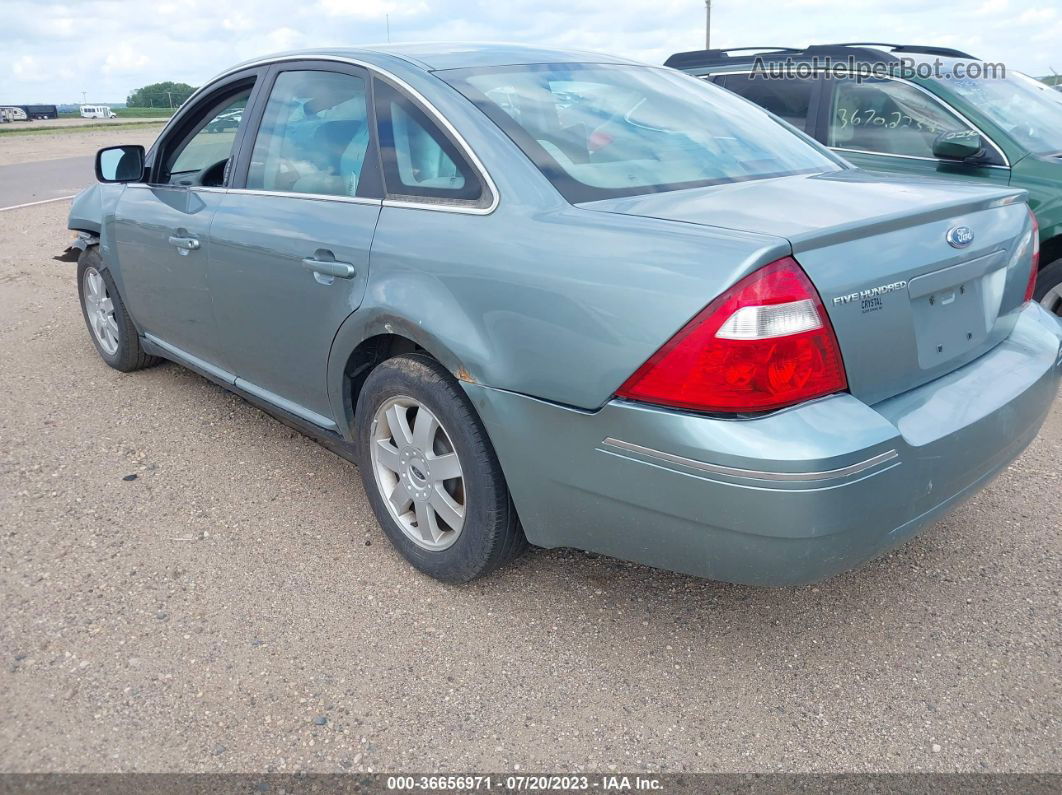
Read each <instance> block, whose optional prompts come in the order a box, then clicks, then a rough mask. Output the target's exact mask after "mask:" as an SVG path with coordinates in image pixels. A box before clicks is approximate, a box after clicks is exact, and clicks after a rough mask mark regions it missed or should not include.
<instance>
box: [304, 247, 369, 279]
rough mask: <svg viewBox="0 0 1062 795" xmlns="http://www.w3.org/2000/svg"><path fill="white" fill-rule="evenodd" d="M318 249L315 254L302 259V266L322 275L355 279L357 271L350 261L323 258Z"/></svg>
mask: <svg viewBox="0 0 1062 795" xmlns="http://www.w3.org/2000/svg"><path fill="white" fill-rule="evenodd" d="M322 253H323V252H321V251H318V252H317V253H316V254H315V255H314V256H312V257H307V258H306V259H304V260H303V261H302V267H304V268H306V270H308V271H313V272H314V273H319V274H321V275H322V276H338V277H339V278H340V279H353V278H354V275H355V274H356V273H357V271H356V270H355V269H354V266H353V265H351V264H350V263H349V262H337V261H336V260H334V259H323V258H321V254H322Z"/></svg>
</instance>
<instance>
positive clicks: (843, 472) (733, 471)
mask: <svg viewBox="0 0 1062 795" xmlns="http://www.w3.org/2000/svg"><path fill="white" fill-rule="evenodd" d="M602 444H604V445H605V446H606V447H612V448H615V449H617V450H624V451H626V452H629V453H637V454H638V455H642V456H645V457H646V458H655V459H657V460H658V461H666V462H667V463H669V464H678V465H679V466H684V467H689V468H690V469H698V470H700V471H702V472H711V473H712V474H715V475H730V476H731V477H736V478H751V479H753V480H774V481H795V482H801V483H803V482H814V481H820V480H837V479H839V478H847V477H851V476H852V475H858V474H859V473H861V472H866V471H867V470H868V469H872V468H874V467H876V466H878V465H879V464H884V463H886V462H888V461H892V460H894V459H896V458H899V457H900V454H899V453H897V452H896V451H895V450H887V451H885V452H884V453H879V454H878V455H876V456H874V457H872V458H868V459H867V460H866V461H860V462H859V463H858V464H851V465H849V466H846V467H841V468H840V469H829V470H826V471H825V472H766V471H762V470H758V469H740V468H738V467H728V466H722V465H721V464H709V463H707V462H706V461H697V460H696V459H693V458H686V457H684V456H680V455H675V454H673V453H665V452H663V451H662V450H654V449H653V448H651V447H642V445H640V444H633V443H632V442H625V441H623V440H622V439H615V438H613V437H611V436H609V437H608V438H606V439H605V440H604V441H603V442H602Z"/></svg>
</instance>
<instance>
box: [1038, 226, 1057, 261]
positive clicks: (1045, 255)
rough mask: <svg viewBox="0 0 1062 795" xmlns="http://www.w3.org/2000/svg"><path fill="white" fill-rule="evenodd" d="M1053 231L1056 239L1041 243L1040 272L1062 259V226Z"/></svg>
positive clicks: (1052, 238)
mask: <svg viewBox="0 0 1062 795" xmlns="http://www.w3.org/2000/svg"><path fill="white" fill-rule="evenodd" d="M1052 231H1054V232H1055V233H1056V234H1055V236H1054V237H1051V238H1048V239H1046V240H1041V241H1040V270H1043V269H1044V268H1046V267H1047V266H1048V265H1050V264H1052V263H1054V262H1057V261H1058V260H1060V259H1062V226H1060V227H1058V228H1057V229H1054V230H1052Z"/></svg>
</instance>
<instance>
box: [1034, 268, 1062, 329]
mask: <svg viewBox="0 0 1062 795" xmlns="http://www.w3.org/2000/svg"><path fill="white" fill-rule="evenodd" d="M1033 295H1034V297H1035V298H1036V301H1037V302H1038V303H1039V304H1040V305H1041V306H1042V307H1043V308H1044V309H1046V310H1047V311H1048V312H1052V313H1053V314H1056V315H1059V316H1062V259H1056V260H1055V261H1054V262H1052V263H1050V264H1048V265H1046V266H1045V267H1043V268H1041V269H1040V272H1039V273H1038V274H1037V275H1036V292H1035V293H1034V294H1033Z"/></svg>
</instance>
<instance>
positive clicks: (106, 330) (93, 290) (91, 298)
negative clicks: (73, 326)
mask: <svg viewBox="0 0 1062 795" xmlns="http://www.w3.org/2000/svg"><path fill="white" fill-rule="evenodd" d="M82 292H83V293H84V296H85V316H86V317H87V318H88V322H89V327H90V328H91V329H92V335H93V336H94V337H95V338H96V342H97V343H99V346H100V347H101V348H102V349H103V351H104V352H105V353H106V354H107V355H108V356H113V355H114V354H115V353H117V352H118V321H117V320H115V317H114V301H113V300H112V299H111V297H110V295H109V294H108V292H107V283H106V282H105V281H103V276H102V275H101V274H100V272H99V271H98V270H96V269H95V268H92V267H88V268H85V277H84V285H83V288H82Z"/></svg>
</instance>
